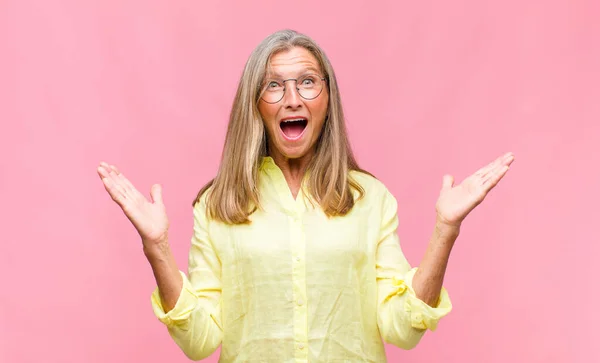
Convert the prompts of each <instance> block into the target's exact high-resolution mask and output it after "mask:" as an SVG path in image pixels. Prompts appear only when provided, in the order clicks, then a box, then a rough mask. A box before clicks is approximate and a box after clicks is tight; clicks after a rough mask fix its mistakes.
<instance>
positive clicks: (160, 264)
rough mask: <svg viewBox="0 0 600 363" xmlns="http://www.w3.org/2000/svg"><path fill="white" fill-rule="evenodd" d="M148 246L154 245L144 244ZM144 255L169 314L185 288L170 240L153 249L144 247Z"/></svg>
mask: <svg viewBox="0 0 600 363" xmlns="http://www.w3.org/2000/svg"><path fill="white" fill-rule="evenodd" d="M146 245H152V244H146V243H144V246H146ZM144 254H145V255H146V258H147V259H148V262H149V263H150V266H151V267H152V273H153V274H154V279H155V280H156V284H157V287H158V291H159V294H160V301H161V305H162V307H163V310H164V311H165V312H168V311H170V310H171V309H173V307H174V306H175V303H176V302H177V300H178V299H179V295H180V294H181V289H182V287H183V278H182V277H181V274H180V273H179V268H177V263H176V262H175V258H174V257H173V253H172V252H171V248H170V247H169V241H168V239H166V238H165V240H164V241H162V242H160V243H159V244H156V245H153V247H152V248H146V247H144Z"/></svg>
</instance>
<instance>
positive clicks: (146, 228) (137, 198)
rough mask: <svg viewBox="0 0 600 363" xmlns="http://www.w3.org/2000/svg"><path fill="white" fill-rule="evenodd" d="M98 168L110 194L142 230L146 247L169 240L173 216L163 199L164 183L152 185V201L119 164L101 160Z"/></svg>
mask: <svg viewBox="0 0 600 363" xmlns="http://www.w3.org/2000/svg"><path fill="white" fill-rule="evenodd" d="M97 171H98V175H99V176H100V179H101V180H102V182H103V183H104V188H105V189H106V191H107V192H108V194H109V195H110V197H111V198H112V199H113V200H114V201H115V202H116V203H117V204H118V205H119V207H121V209H122V210H123V213H125V215H126V216H127V218H128V219H129V220H130V221H131V223H132V224H133V226H134V227H135V229H136V230H137V231H138V233H139V235H140V237H141V238H142V242H143V244H144V247H145V248H146V247H153V246H154V245H158V244H160V243H166V242H167V234H168V230H169V219H168V218H167V212H166V209H165V205H164V203H163V200H162V188H161V186H160V185H159V184H154V185H153V186H152V188H151V189H150V197H151V199H152V200H151V201H148V199H146V197H145V196H144V195H143V194H142V193H140V192H139V191H138V190H137V189H136V188H135V187H134V186H133V184H131V182H130V181H129V180H128V179H127V178H125V176H124V175H123V174H122V173H121V172H119V170H118V169H117V167H116V166H114V165H109V164H107V163H105V162H101V163H100V165H99V166H98V170H97Z"/></svg>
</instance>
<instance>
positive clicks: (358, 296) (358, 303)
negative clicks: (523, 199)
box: [151, 157, 452, 363]
mask: <svg viewBox="0 0 600 363" xmlns="http://www.w3.org/2000/svg"><path fill="white" fill-rule="evenodd" d="M350 177H352V178H353V179H354V180H356V181H357V182H358V183H359V184H360V185H361V186H362V187H363V188H364V190H365V195H364V197H363V198H361V199H358V200H357V202H356V203H355V205H354V207H353V208H352V210H351V211H350V212H349V213H348V214H347V215H345V216H338V217H331V218H329V217H327V216H326V215H325V214H324V212H323V211H322V209H321V208H320V207H319V206H318V205H316V204H315V203H314V202H313V204H311V203H310V201H309V198H308V197H307V196H306V195H305V194H304V193H303V191H302V188H301V190H300V192H299V193H298V196H297V197H296V198H294V197H293V196H292V193H291V192H290V189H289V187H288V184H287V182H286V180H285V177H284V175H283V173H282V171H281V169H279V167H278V166H277V165H276V164H275V163H274V161H273V159H272V158H271V157H265V158H263V159H262V164H261V166H260V169H259V191H260V198H261V199H260V202H261V209H258V210H256V211H255V212H254V213H253V214H252V215H251V216H250V220H251V223H250V224H244V225H229V224H225V223H222V222H219V221H216V220H214V219H210V218H208V217H207V215H206V213H205V212H206V193H204V195H203V196H202V198H201V199H200V201H199V202H198V203H197V204H196V205H195V206H194V208H193V216H194V230H193V235H192V238H191V248H190V251H189V260H188V273H187V274H185V273H184V272H183V271H180V273H181V275H182V278H183V289H182V291H181V293H180V296H179V298H178V300H177V303H176V304H175V306H174V307H173V309H171V310H170V311H168V312H167V313H165V311H164V310H163V307H162V304H161V299H160V295H159V291H158V288H156V289H155V290H154V292H153V293H152V298H151V302H152V307H153V311H154V313H155V314H156V316H157V317H158V319H159V320H160V321H161V322H162V323H164V324H165V325H166V327H167V329H168V332H169V334H170V336H171V337H172V338H173V340H174V341H175V342H176V344H177V345H178V346H179V347H180V348H181V349H182V350H183V352H184V353H185V354H186V355H187V356H188V357H189V358H191V359H195V360H197V359H202V358H204V357H207V356H209V355H210V354H212V353H213V352H214V351H215V350H216V349H217V348H218V347H219V345H220V346H221V355H220V360H219V362H272V363H283V362H290V363H292V362H294V363H304V362H386V357H385V350H384V342H387V343H390V344H393V345H395V346H398V347H400V348H404V349H410V348H412V347H414V346H415V345H416V344H417V343H418V342H419V341H420V339H421V338H422V336H423V334H424V333H425V332H426V331H427V330H435V329H436V327H437V324H438V321H439V320H440V319H441V318H442V317H443V316H445V315H446V314H448V313H449V312H450V310H451V309H452V305H451V302H450V299H449V296H448V293H447V291H446V289H445V288H443V287H442V289H441V292H440V298H439V300H438V303H437V304H436V305H435V307H432V306H429V305H428V304H426V303H425V302H423V301H422V300H420V299H419V298H417V296H416V295H415V292H414V290H413V288H412V279H413V276H414V274H415V272H416V270H417V268H416V267H415V268H411V266H410V265H409V263H408V261H407V259H406V258H405V256H404V255H403V253H402V250H401V247H400V244H399V239H398V234H397V227H398V215H397V202H396V199H395V198H394V197H393V195H392V194H391V193H390V192H389V191H388V189H387V188H386V187H385V186H384V185H383V184H382V183H381V182H380V181H379V180H377V179H376V178H374V177H372V176H370V175H367V174H364V173H361V172H358V171H351V172H350Z"/></svg>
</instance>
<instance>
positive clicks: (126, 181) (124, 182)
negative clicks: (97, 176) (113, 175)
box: [117, 173, 137, 196]
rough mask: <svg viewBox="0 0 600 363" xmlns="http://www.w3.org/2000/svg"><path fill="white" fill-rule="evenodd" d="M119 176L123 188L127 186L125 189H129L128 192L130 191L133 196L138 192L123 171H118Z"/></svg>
mask: <svg viewBox="0 0 600 363" xmlns="http://www.w3.org/2000/svg"><path fill="white" fill-rule="evenodd" d="M117 178H118V179H119V181H120V182H121V185H123V188H125V190H127V192H128V193H130V194H131V195H132V196H133V195H135V194H136V192H137V189H135V187H134V186H133V184H132V183H131V182H130V181H129V179H127V178H126V177H125V175H123V174H122V173H118V174H117Z"/></svg>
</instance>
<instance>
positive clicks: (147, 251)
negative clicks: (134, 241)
mask: <svg viewBox="0 0 600 363" xmlns="http://www.w3.org/2000/svg"><path fill="white" fill-rule="evenodd" d="M142 245H143V250H144V255H145V256H146V258H147V259H148V260H157V259H158V260H165V259H167V258H168V256H169V254H170V253H171V247H170V246H169V241H168V239H166V238H165V239H164V240H162V241H159V242H147V241H142Z"/></svg>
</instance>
